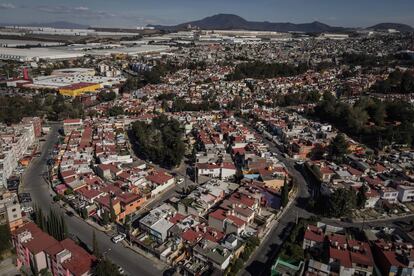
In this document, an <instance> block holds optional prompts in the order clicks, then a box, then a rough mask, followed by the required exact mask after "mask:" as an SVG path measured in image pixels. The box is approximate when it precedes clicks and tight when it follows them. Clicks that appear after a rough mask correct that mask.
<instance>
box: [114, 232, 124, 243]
mask: <svg viewBox="0 0 414 276" xmlns="http://www.w3.org/2000/svg"><path fill="white" fill-rule="evenodd" d="M125 238H126V235H125V234H122V233H121V234H119V235H116V236H114V237H112V242H113V243H118V242H121V241H123V240H124V239H125Z"/></svg>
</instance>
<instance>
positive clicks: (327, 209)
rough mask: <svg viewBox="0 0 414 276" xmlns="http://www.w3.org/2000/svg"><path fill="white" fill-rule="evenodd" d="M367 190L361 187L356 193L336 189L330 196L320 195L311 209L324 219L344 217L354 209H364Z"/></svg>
mask: <svg viewBox="0 0 414 276" xmlns="http://www.w3.org/2000/svg"><path fill="white" fill-rule="evenodd" d="M366 191H367V188H366V187H365V186H361V188H360V189H359V190H358V191H355V190H353V189H347V188H339V189H336V190H335V191H334V192H333V193H332V194H331V195H329V196H328V195H320V196H319V197H318V198H317V199H316V200H315V201H314V202H311V207H312V208H313V211H315V212H316V213H318V214H320V215H323V216H326V217H335V218H340V217H346V216H350V215H351V214H352V211H353V210H355V209H361V208H364V207H365V202H366V200H367V198H366V196H365V192H366Z"/></svg>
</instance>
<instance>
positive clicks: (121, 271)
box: [118, 266, 125, 275]
mask: <svg viewBox="0 0 414 276" xmlns="http://www.w3.org/2000/svg"><path fill="white" fill-rule="evenodd" d="M118 272H119V274H121V275H123V274H124V273H125V270H124V269H123V268H122V267H120V266H119V267H118Z"/></svg>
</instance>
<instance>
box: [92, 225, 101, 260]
mask: <svg viewBox="0 0 414 276" xmlns="http://www.w3.org/2000/svg"><path fill="white" fill-rule="evenodd" d="M92 254H93V255H95V256H96V257H100V251H99V246H98V241H97V240H96V233H95V230H92Z"/></svg>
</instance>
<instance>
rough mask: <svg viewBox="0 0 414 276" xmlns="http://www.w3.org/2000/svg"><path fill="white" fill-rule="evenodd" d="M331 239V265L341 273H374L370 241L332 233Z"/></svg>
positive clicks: (332, 268) (332, 269)
mask: <svg viewBox="0 0 414 276" xmlns="http://www.w3.org/2000/svg"><path fill="white" fill-rule="evenodd" d="M327 238H328V240H329V251H328V252H329V253H328V256H329V266H330V267H331V272H335V273H339V275H350V276H351V275H367V276H369V275H372V273H373V270H374V259H373V256H372V252H371V248H370V247H369V245H368V243H365V242H360V241H356V240H348V239H347V238H346V237H345V236H344V235H339V234H331V235H330V236H328V237H327Z"/></svg>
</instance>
